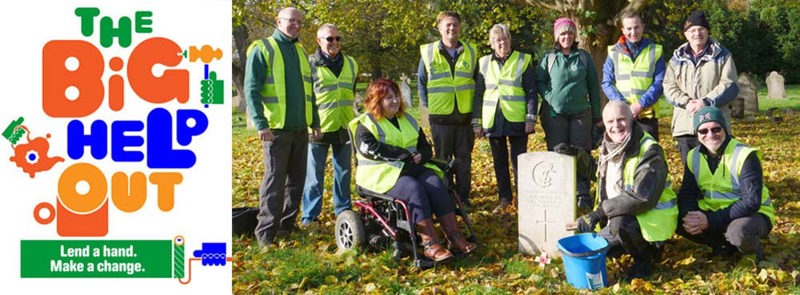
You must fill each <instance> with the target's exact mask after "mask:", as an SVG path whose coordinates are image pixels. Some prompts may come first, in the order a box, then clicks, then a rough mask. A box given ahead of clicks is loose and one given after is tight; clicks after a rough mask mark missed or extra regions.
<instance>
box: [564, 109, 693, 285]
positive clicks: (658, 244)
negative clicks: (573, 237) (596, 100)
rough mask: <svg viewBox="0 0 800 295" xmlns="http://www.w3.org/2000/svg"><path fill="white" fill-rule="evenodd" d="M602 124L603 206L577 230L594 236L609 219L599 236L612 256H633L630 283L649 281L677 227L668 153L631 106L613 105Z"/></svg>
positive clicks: (600, 194) (599, 171) (600, 188)
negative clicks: (637, 122)
mask: <svg viewBox="0 0 800 295" xmlns="http://www.w3.org/2000/svg"><path fill="white" fill-rule="evenodd" d="M603 124H604V125H605V129H606V131H605V134H604V138H603V143H602V146H601V148H600V155H599V160H598V165H597V166H598V168H597V175H598V177H597V199H598V202H597V204H598V205H597V207H596V209H595V210H594V211H592V212H591V213H589V214H586V215H583V216H581V217H580V218H578V222H577V223H578V230H579V231H581V232H592V231H594V229H595V225H596V224H598V223H600V222H601V221H605V223H604V226H603V228H602V229H601V230H600V235H601V236H602V237H603V238H605V239H606V240H608V243H609V245H610V246H611V248H610V249H609V252H608V253H609V254H608V255H609V256H612V257H613V256H617V255H620V254H622V253H630V254H631V256H632V257H633V266H631V268H630V270H629V271H628V273H627V275H626V276H625V279H626V280H632V279H634V278H645V277H647V276H649V275H650V274H651V273H652V271H653V262H655V261H658V256H659V254H660V252H661V250H662V246H663V244H664V241H666V240H668V239H669V238H670V237H672V234H673V233H675V228H676V227H677V224H678V206H677V204H676V197H675V191H673V190H672V188H671V181H670V180H669V171H668V168H667V162H666V157H665V156H664V149H663V148H661V146H659V145H658V142H657V141H656V140H655V139H654V138H653V137H652V136H651V135H650V134H648V133H647V132H646V131H644V130H643V129H642V127H641V125H639V124H636V123H635V121H634V120H633V114H632V113H631V109H630V107H629V106H628V104H627V103H624V102H621V101H609V102H608V103H607V104H606V106H605V108H604V109H603Z"/></svg>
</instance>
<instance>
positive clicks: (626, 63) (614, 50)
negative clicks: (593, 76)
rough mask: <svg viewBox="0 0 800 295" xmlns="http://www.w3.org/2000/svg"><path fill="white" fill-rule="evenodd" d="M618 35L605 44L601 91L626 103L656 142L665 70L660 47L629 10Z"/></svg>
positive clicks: (640, 20) (636, 16)
mask: <svg viewBox="0 0 800 295" xmlns="http://www.w3.org/2000/svg"><path fill="white" fill-rule="evenodd" d="M620 19H621V20H622V36H619V41H617V43H616V44H614V45H611V46H608V57H607V58H606V62H605V64H603V82H602V83H601V84H602V88H603V92H604V93H605V94H606V96H607V97H608V100H617V101H622V102H625V103H627V104H628V105H629V106H630V108H631V113H633V117H634V118H635V119H636V122H638V123H639V124H641V125H642V128H644V131H647V133H650V135H652V136H653V138H655V139H656V141H658V119H656V111H658V110H656V109H655V105H656V102H658V99H659V98H660V97H661V95H662V94H663V93H664V87H663V85H662V82H663V81H664V73H665V72H666V71H667V63H666V62H665V61H664V57H663V56H662V55H663V51H664V50H663V48H662V47H661V45H658V44H656V43H654V42H652V41H650V40H649V39H647V38H643V37H642V34H643V33H644V23H643V22H642V17H641V16H640V15H639V14H637V13H636V12H634V11H632V10H626V11H624V12H623V13H622V17H620Z"/></svg>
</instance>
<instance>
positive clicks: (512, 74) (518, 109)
mask: <svg viewBox="0 0 800 295" xmlns="http://www.w3.org/2000/svg"><path fill="white" fill-rule="evenodd" d="M530 63H531V55H530V54H527V53H520V52H519V51H514V52H513V53H511V55H510V56H509V57H508V59H507V60H506V62H505V64H503V68H502V69H501V68H500V66H499V64H498V63H497V62H493V61H492V55H491V54H490V55H486V56H484V57H481V59H480V62H479V64H480V65H481V66H480V72H481V75H483V80H484V81H485V83H484V84H485V85H486V91H485V92H484V93H483V110H482V113H481V124H482V125H483V128H487V129H488V128H492V126H494V117H495V112H496V111H497V105H498V102H499V105H500V111H501V112H502V114H503V117H505V118H506V120H508V121H509V122H525V114H526V110H527V108H526V105H525V91H524V90H523V89H522V74H523V73H524V72H525V69H527V68H528V66H529V65H530Z"/></svg>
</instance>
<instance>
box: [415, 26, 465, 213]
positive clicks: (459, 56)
mask: <svg viewBox="0 0 800 295" xmlns="http://www.w3.org/2000/svg"><path fill="white" fill-rule="evenodd" d="M436 21H437V28H438V29H439V34H440V35H441V36H442V39H441V40H440V41H437V42H433V43H428V44H424V45H422V46H420V54H421V56H422V57H421V58H420V60H419V68H418V70H417V77H418V79H417V89H418V90H419V98H420V102H421V103H422V105H423V106H425V107H427V108H428V121H429V122H430V124H431V135H432V136H433V147H434V150H435V152H436V157H437V158H440V159H443V160H450V159H452V158H455V159H456V165H455V168H454V170H455V172H454V175H448V177H453V176H455V186H456V187H455V189H456V192H457V193H458V195H459V196H460V197H461V200H462V201H463V202H465V203H466V204H469V193H470V187H471V177H472V176H471V174H472V168H471V166H472V147H473V145H474V137H473V136H474V135H473V132H472V126H471V125H470V121H471V119H472V99H473V96H474V94H475V78H476V75H477V73H478V71H477V69H478V67H477V66H476V65H477V60H478V55H477V54H478V52H477V51H476V50H475V46H473V45H472V44H469V43H467V42H461V41H459V39H458V38H459V34H460V32H461V17H460V16H459V15H458V13H455V12H452V11H445V12H441V13H439V15H438V16H437V17H436Z"/></svg>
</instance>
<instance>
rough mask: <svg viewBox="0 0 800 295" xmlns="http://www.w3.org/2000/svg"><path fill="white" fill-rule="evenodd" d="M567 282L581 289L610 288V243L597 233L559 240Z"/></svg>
mask: <svg viewBox="0 0 800 295" xmlns="http://www.w3.org/2000/svg"><path fill="white" fill-rule="evenodd" d="M558 250H559V251H561V254H562V255H561V258H562V259H563V261H564V271H565V272H566V273H567V282H569V284H570V285H572V286H573V287H575V288H579V289H597V288H602V287H605V286H608V280H607V279H606V252H607V251H608V241H606V239H604V238H603V237H601V236H599V235H597V234H595V233H582V234H576V235H574V236H570V237H566V238H562V239H560V240H558Z"/></svg>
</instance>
